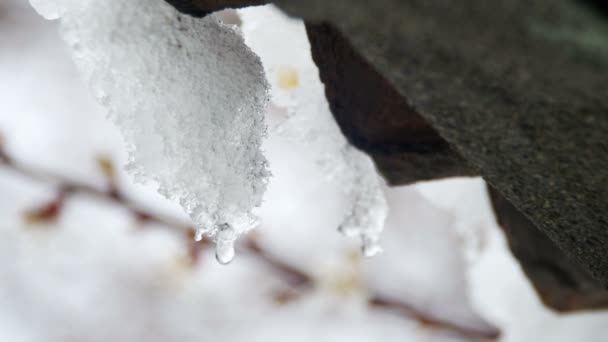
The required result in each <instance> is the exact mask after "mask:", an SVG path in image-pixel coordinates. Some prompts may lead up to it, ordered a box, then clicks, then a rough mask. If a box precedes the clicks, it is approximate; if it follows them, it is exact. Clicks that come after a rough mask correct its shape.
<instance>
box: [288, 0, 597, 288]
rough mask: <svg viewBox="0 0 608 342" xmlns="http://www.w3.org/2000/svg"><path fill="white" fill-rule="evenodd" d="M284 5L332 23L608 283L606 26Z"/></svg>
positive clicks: (543, 17) (389, 4) (580, 15)
mask: <svg viewBox="0 0 608 342" xmlns="http://www.w3.org/2000/svg"><path fill="white" fill-rule="evenodd" d="M277 3H278V5H279V6H280V7H282V8H283V9H285V10H287V11H288V12H289V13H291V14H293V15H297V16H301V17H304V18H305V19H306V20H309V21H330V22H331V23H333V24H334V25H336V26H337V28H338V29H339V30H340V31H342V32H343V33H344V34H345V35H346V36H347V37H348V38H349V39H350V41H351V42H352V44H353V45H354V46H355V47H356V48H357V49H358V51H360V52H361V53H362V54H363V56H364V57H365V58H366V59H367V60H368V61H370V62H371V63H372V64H373V65H374V66H376V68H378V71H379V72H380V73H381V74H382V75H383V76H384V77H386V78H387V79H388V80H389V81H390V82H391V83H392V84H393V85H394V86H395V87H396V89H397V90H398V91H399V92H400V93H401V95H403V96H404V97H406V98H407V99H408V101H409V102H410V103H411V105H412V106H413V107H414V108H415V109H416V110H417V111H418V112H419V113H420V114H421V115H422V116H424V117H425V118H426V119H427V120H429V122H431V124H432V125H433V126H434V127H435V128H436V129H437V130H438V132H439V133H440V134H441V135H442V136H443V137H444V138H445V139H446V140H447V141H448V142H449V143H450V144H452V145H453V146H454V147H455V148H456V150H457V151H458V152H459V153H460V154H461V155H462V156H464V157H465V158H466V159H467V160H468V161H469V162H470V163H471V165H472V166H473V167H475V168H476V169H478V170H479V172H480V174H481V175H482V176H483V177H484V178H485V179H486V180H487V181H488V182H490V183H491V184H493V185H494V186H495V187H496V188H497V189H499V191H500V192H501V193H502V194H503V195H504V196H505V197H506V198H507V199H509V200H510V201H511V202H512V203H513V204H514V205H515V206H516V207H517V208H518V209H519V210H520V211H522V212H523V213H524V214H525V215H527V216H528V217H529V218H530V219H531V220H532V221H533V222H535V224H537V225H538V227H539V228H540V229H541V230H542V231H543V232H545V233H546V234H547V235H548V236H549V237H550V238H551V239H552V240H553V241H554V242H556V243H557V244H558V245H559V246H560V247H561V248H562V249H563V250H565V251H566V252H567V253H568V254H569V255H571V256H573V257H574V258H575V259H576V260H578V261H579V262H580V263H581V264H583V265H584V266H586V268H587V269H589V271H591V273H592V274H593V275H594V276H595V277H597V278H598V279H600V280H602V281H603V282H604V284H608V210H607V209H608V87H607V86H606V81H608V25H607V23H606V21H604V20H602V19H601V18H599V17H597V16H596V15H595V14H594V13H593V12H591V11H588V10H587V9H586V8H585V7H584V6H583V5H581V4H578V3H576V1H574V0H572V1H570V0H562V1H553V0H540V1H534V2H530V1H526V0H511V1H485V0H463V1H460V2H459V3H458V5H457V6H454V4H453V3H452V2H450V1H441V0H432V1H429V0H409V1H401V0H377V1H373V2H370V1H365V0H334V1H326V0H309V1H306V2H304V1H296V0H279V1H277ZM362 86H365V85H362Z"/></svg>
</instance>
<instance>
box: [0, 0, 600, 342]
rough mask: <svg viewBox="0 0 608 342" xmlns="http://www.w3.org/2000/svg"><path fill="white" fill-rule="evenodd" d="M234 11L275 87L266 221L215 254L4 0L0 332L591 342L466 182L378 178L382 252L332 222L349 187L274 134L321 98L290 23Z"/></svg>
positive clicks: (113, 337)
mask: <svg viewBox="0 0 608 342" xmlns="http://www.w3.org/2000/svg"><path fill="white" fill-rule="evenodd" d="M228 14H229V15H230V16H232V17H231V18H232V19H234V17H233V16H234V13H227V15H228ZM227 18H228V16H227ZM227 20H228V19H227ZM240 20H241V21H242V29H243V31H244V33H245V36H246V39H247V42H248V43H249V44H251V45H252V47H253V48H254V50H256V52H258V51H262V52H263V53H260V54H261V55H262V58H263V60H264V63H265V67H266V68H267V72H268V78H269V82H270V83H271V84H272V86H273V92H272V95H273V102H272V103H271V105H270V106H269V112H268V117H267V119H268V122H269V125H270V129H271V131H270V137H269V139H268V140H267V142H266V144H265V150H266V153H267V155H268V158H269V161H270V164H271V170H272V173H273V178H272V180H271V184H270V187H269V190H268V193H267V194H266V197H265V202H264V205H263V207H262V208H261V210H260V215H261V217H262V220H263V223H262V225H261V226H260V227H258V228H257V229H256V230H255V232H254V233H253V235H252V236H251V240H250V241H249V242H245V243H244V244H243V245H241V246H240V248H239V249H238V251H237V256H236V259H235V260H234V261H233V262H232V263H231V264H230V265H229V266H220V265H219V264H218V263H217V262H216V260H215V258H214V257H213V252H212V248H210V247H209V246H207V245H205V244H199V245H195V244H194V243H193V242H192V240H191V239H192V236H191V234H190V233H189V232H190V230H189V229H188V226H189V222H188V220H187V218H186V217H185V215H184V214H183V213H182V212H181V210H180V209H179V207H178V206H177V205H175V204H173V203H170V202H168V201H167V200H165V199H164V198H162V197H161V196H160V195H158V194H156V192H155V190H154V188H153V187H144V186H139V185H133V184H132V182H131V179H130V178H129V177H128V176H126V174H125V173H124V172H123V171H122V168H121V165H123V164H124V161H125V158H126V152H125V150H124V147H123V143H122V140H121V138H120V136H119V134H118V131H117V129H116V128H115V127H113V126H112V125H111V124H109V123H108V122H107V121H106V120H105V118H104V115H105V114H104V110H103V108H101V107H100V106H98V105H97V104H96V102H95V101H94V99H93V98H92V96H91V95H90V94H89V92H88V89H87V88H86V86H85V85H84V84H83V83H82V81H81V79H80V77H79V75H78V73H77V72H76V70H75V67H74V65H73V63H72V61H71V59H70V56H69V53H68V51H67V48H66V46H65V45H64V44H63V42H62V41H61V38H60V36H59V33H58V32H57V23H56V22H49V21H45V20H44V19H42V18H41V17H39V16H38V15H37V14H36V13H35V12H34V11H33V10H32V9H31V8H30V7H29V5H28V4H27V2H26V1H25V0H0V137H1V138H0V150H1V151H4V153H5V154H6V156H7V157H8V159H10V160H9V161H5V162H3V163H1V164H0V341H10V342H18V341H19V342H20V341H51V342H54V341H58V342H59V341H62V342H66V341H86V342H88V341H214V342H215V341H283V340H286V341H319V342H320V341H353V342H354V341H477V340H501V341H602V340H605V336H606V333H608V328H606V327H607V326H608V315H606V314H605V313H579V314H574V315H567V316H560V315H557V314H554V313H552V312H551V311H549V310H547V309H545V308H544V307H543V306H542V305H541V304H540V302H539V300H538V299H537V297H536V295H535V293H534V292H533V290H532V288H531V286H530V284H529V282H528V281H527V279H526V278H525V277H524V276H523V274H522V272H521V270H520V268H519V266H518V264H517V263H516V261H515V260H514V259H513V257H512V256H511V254H510V253H509V251H508V249H507V247H506V244H505V241H504V237H503V235H502V232H501V231H500V230H499V228H498V227H497V226H496V223H495V221H494V217H493V214H492V213H491V210H490V207H489V203H488V199H487V196H486V193H485V187H484V184H483V181H481V180H480V179H454V180H445V181H440V182H429V183H422V184H417V185H413V186H404V187H396V188H387V189H386V190H385V191H386V196H387V198H388V201H389V206H390V214H389V218H388V221H387V224H386V228H385V232H384V234H383V236H382V240H381V241H382V245H383V248H384V253H382V254H381V255H379V256H377V257H374V258H362V257H361V256H360V253H359V249H358V246H357V241H352V240H350V239H347V238H344V237H342V236H341V235H340V234H338V233H337V232H336V226H337V225H338V223H339V222H340V220H341V217H340V215H339V214H337V213H340V212H341V209H340V208H342V207H343V206H344V205H345V204H344V203H345V198H344V196H345V195H344V194H343V192H342V191H341V190H340V189H339V187H338V185H337V184H336V183H335V182H332V181H331V180H330V179H329V178H328V177H326V175H325V174H324V172H323V168H322V167H320V166H319V165H318V164H317V163H316V162H315V160H316V156H314V155H312V153H311V151H310V150H309V149H307V148H306V144H303V143H302V142H301V141H300V142H298V141H294V140H293V139H290V138H288V136H287V135H286V134H283V133H284V132H283V131H285V129H284V127H283V125H282V123H283V122H284V120H285V118H287V117H289V115H290V114H289V113H290V111H293V110H300V109H302V106H299V105H298V103H301V102H298V101H307V102H306V103H313V104H315V105H317V106H323V105H325V104H324V103H325V102H324V99H323V98H319V96H322V92H318V93H314V92H311V91H308V90H307V88H306V87H307V86H308V85H310V84H314V82H317V83H318V75H317V74H316V70H315V69H314V67H311V61H310V55H309V53H308V52H307V51H306V50H305V48H306V44H307V43H306V40H305V33H304V31H303V28H302V27H301V24H300V23H299V22H297V21H294V20H291V19H288V18H286V17H285V16H284V15H283V14H281V13H280V12H278V11H277V10H276V9H274V8H273V7H264V8H255V9H248V10H244V11H242V12H241V19H240ZM294 35H295V36H294ZM298 35H299V36H298ZM294 37H296V38H294ZM298 37H299V38H298ZM294 54H295V55H294ZM294 56H296V57H294ZM298 56H300V57H298ZM286 75H287V76H286ZM285 77H287V78H288V80H287V81H286V80H285ZM319 94H321V95H319ZM310 101H312V102H310ZM315 101H316V102H315ZM302 110H304V109H302ZM313 110H314V109H313ZM281 132H283V133H281ZM194 157H195V156H194ZM199 253H200V254H199ZM498 332H500V334H501V335H500V337H496V336H495V335H496V334H497V333H498Z"/></svg>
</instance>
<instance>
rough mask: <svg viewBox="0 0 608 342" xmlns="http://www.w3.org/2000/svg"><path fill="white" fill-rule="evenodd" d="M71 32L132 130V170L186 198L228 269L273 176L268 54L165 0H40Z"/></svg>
mask: <svg viewBox="0 0 608 342" xmlns="http://www.w3.org/2000/svg"><path fill="white" fill-rule="evenodd" d="M31 3H32V5H33V6H34V7H35V8H36V9H37V11H38V12H39V13H40V14H41V15H43V16H44V17H46V18H48V19H56V18H61V31H62V34H63V37H64V39H65V40H66V42H67V43H68V44H69V46H70V47H71V48H72V54H73V56H74V59H75V61H76V63H77V65H78V67H79V70H80V72H81V73H82V74H83V75H84V77H85V79H86V81H88V83H89V85H90V86H91V88H92V90H93V92H94V94H95V95H96V97H97V98H98V99H99V101H100V102H101V103H102V104H103V105H104V106H105V107H106V108H107V110H108V112H109V115H110V117H111V119H112V120H113V121H114V122H115V123H116V125H117V126H118V127H119V128H120V130H121V131H122V133H123V136H124V139H125V142H126V144H127V146H128V150H129V162H128V165H127V169H128V170H129V171H130V172H131V174H132V175H134V177H135V179H136V181H139V182H153V183H156V184H157V185H158V191H159V192H160V193H161V194H163V195H164V196H165V197H167V198H171V199H173V200H176V201H178V202H179V203H180V204H181V206H182V207H183V208H184V210H185V211H186V212H187V213H188V214H189V215H190V217H191V218H192V220H193V221H194V223H195V225H196V228H197V230H198V234H197V235H198V236H199V238H200V237H202V235H203V234H205V235H208V236H210V237H211V238H212V239H213V240H214V241H215V242H216V245H217V257H218V260H219V261H220V262H222V263H227V262H229V261H230V260H231V259H232V255H233V254H234V250H233V247H232V244H233V242H234V240H235V239H236V238H237V237H238V236H239V235H240V234H242V233H244V232H246V231H247V230H249V229H250V228H252V227H253V226H254V225H255V224H256V222H257V218H256V217H255V215H254V214H253V213H252V209H253V208H254V207H256V206H258V205H259V204H260V203H261V200H262V195H263V193H264V191H265V189H266V183H267V179H268V176H269V172H268V170H267V162H266V159H265V157H264V156H263V154H262V153H261V150H260V146H261V142H262V138H263V136H264V134H265V130H266V128H265V123H264V119H263V113H264V107H265V103H266V101H267V87H268V86H267V83H266V79H265V76H264V70H263V67H262V64H261V62H260V60H259V59H258V57H257V56H256V55H255V54H254V53H253V52H252V51H251V50H250V49H249V48H248V47H247V46H246V45H245V43H244V41H243V39H242V37H241V35H240V33H239V32H238V30H237V29H236V28H234V27H231V26H227V25H223V24H222V23H221V22H220V21H219V20H218V18H217V16H216V15H209V16H207V17H205V18H202V19H201V18H192V17H190V16H187V15H182V14H180V13H178V12H177V11H176V10H175V9H174V8H173V7H171V6H170V5H168V4H167V3H166V2H165V1H163V0H104V1H97V0H31Z"/></svg>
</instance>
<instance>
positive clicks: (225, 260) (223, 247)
mask: <svg viewBox="0 0 608 342" xmlns="http://www.w3.org/2000/svg"><path fill="white" fill-rule="evenodd" d="M215 259H217V261H218V262H219V263H220V264H222V265H228V264H229V263H230V262H231V261H232V260H233V259H234V242H223V243H219V242H218V243H217V244H216V246H215Z"/></svg>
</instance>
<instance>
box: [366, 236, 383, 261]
mask: <svg viewBox="0 0 608 342" xmlns="http://www.w3.org/2000/svg"><path fill="white" fill-rule="evenodd" d="M361 252H362V253H363V255H364V256H366V257H373V256H375V255H377V254H379V253H381V252H382V247H380V244H378V241H377V238H371V237H368V236H363V237H362V243H361Z"/></svg>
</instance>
